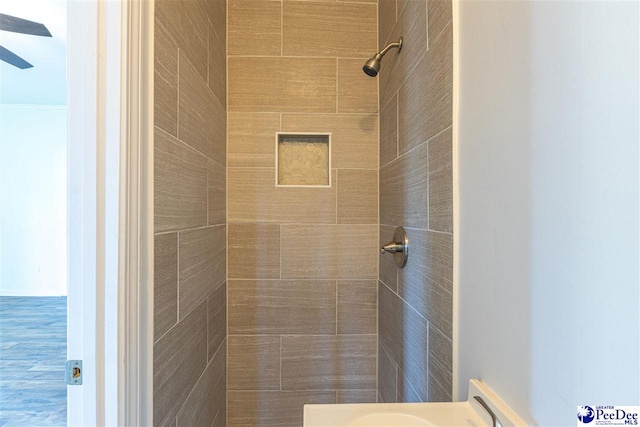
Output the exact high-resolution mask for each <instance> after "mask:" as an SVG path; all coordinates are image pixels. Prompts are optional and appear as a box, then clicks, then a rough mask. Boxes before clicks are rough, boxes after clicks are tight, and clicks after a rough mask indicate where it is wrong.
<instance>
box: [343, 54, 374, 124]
mask: <svg viewBox="0 0 640 427" xmlns="http://www.w3.org/2000/svg"><path fill="white" fill-rule="evenodd" d="M373 53H374V52H371V54H370V55H373ZM365 61H366V59H365V58H362V59H342V58H341V59H338V113H377V112H378V82H377V81H376V79H372V78H371V77H369V76H367V75H366V74H365V73H364V72H363V71H362V66H363V65H364V62H365Z"/></svg>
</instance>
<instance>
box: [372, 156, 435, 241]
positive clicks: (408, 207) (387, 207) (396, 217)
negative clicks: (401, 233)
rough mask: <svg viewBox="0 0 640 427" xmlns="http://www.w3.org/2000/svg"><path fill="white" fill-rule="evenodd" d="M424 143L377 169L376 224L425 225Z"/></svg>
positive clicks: (426, 206)
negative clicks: (378, 201) (378, 214)
mask: <svg viewBox="0 0 640 427" xmlns="http://www.w3.org/2000/svg"><path fill="white" fill-rule="evenodd" d="M427 155H428V153H427V145H426V144H423V145H421V146H419V147H417V148H416V149H415V150H414V151H412V152H411V153H407V154H406V155H404V156H401V157H399V158H398V159H396V160H394V161H392V162H390V163H388V164H387V165H386V166H383V167H382V168H381V169H380V223H381V224H386V225H402V226H404V227H414V228H420V229H427V228H428V218H427V217H428V212H429V207H428V191H427V190H428V188H429V184H428V172H427V169H428V168H427Z"/></svg>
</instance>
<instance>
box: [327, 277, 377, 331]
mask: <svg viewBox="0 0 640 427" xmlns="http://www.w3.org/2000/svg"><path fill="white" fill-rule="evenodd" d="M337 310H338V334H376V333H377V332H378V328H377V324H376V316H377V314H378V283H377V281H376V280H338V309H337Z"/></svg>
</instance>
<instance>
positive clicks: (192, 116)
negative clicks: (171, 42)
mask: <svg viewBox="0 0 640 427" xmlns="http://www.w3.org/2000/svg"><path fill="white" fill-rule="evenodd" d="M179 67H180V78H179V86H178V110H179V111H178V138H179V139H180V140H181V141H184V142H185V143H187V144H189V145H190V146H191V147H193V148H194V149H196V150H198V151H199V152H201V153H203V154H205V155H206V156H207V157H209V158H210V159H213V160H215V161H217V162H218V163H220V164H221V165H224V164H226V133H227V131H226V122H227V120H226V113H225V109H224V105H222V104H221V103H220V101H219V100H218V99H217V98H216V97H215V96H214V95H213V92H211V90H210V89H209V87H208V86H207V85H206V83H205V82H206V78H205V79H204V80H203V79H202V78H200V77H199V76H198V75H197V74H196V72H195V69H194V68H193V66H192V65H191V64H190V63H189V62H188V61H187V60H186V59H185V56H184V55H183V54H181V55H180V64H179Z"/></svg>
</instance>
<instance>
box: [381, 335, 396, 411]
mask: <svg viewBox="0 0 640 427" xmlns="http://www.w3.org/2000/svg"><path fill="white" fill-rule="evenodd" d="M396 370H397V369H396V362H395V361H394V360H393V358H392V357H391V356H390V355H389V352H388V351H387V350H386V349H385V348H384V346H383V345H382V343H381V342H380V340H378V395H379V396H380V402H381V403H395V402H397V400H396Z"/></svg>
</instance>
